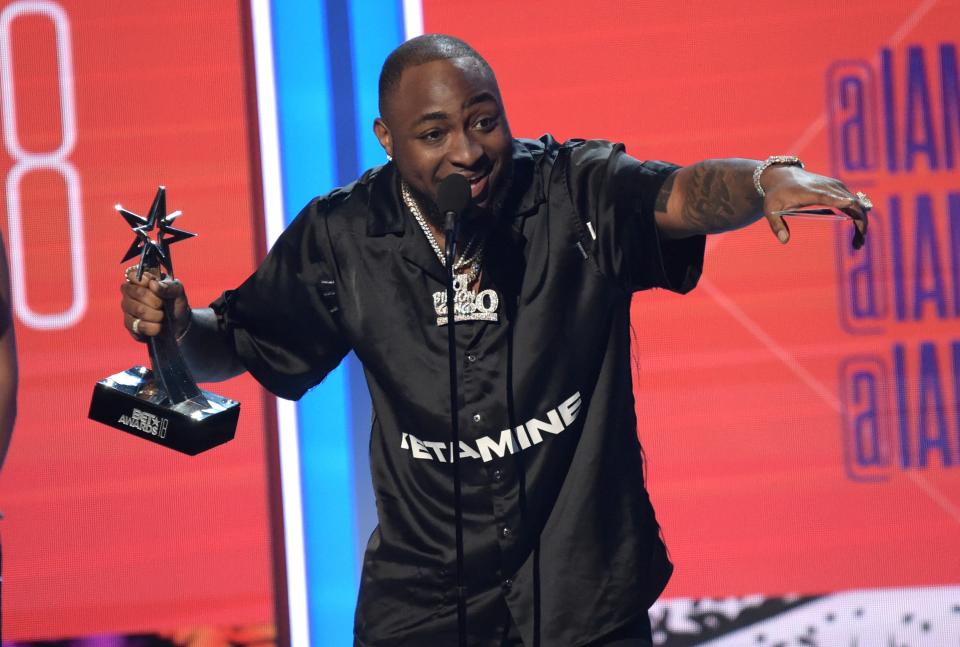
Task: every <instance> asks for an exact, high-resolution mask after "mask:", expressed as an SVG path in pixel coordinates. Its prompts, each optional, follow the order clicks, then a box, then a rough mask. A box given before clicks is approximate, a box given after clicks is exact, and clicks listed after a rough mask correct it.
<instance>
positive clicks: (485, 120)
mask: <svg viewBox="0 0 960 647" xmlns="http://www.w3.org/2000/svg"><path fill="white" fill-rule="evenodd" d="M496 125H497V119H496V117H480V118H479V119H477V120H476V121H475V122H473V127H474V129H476V130H483V131H490V130H493V129H494V128H495V127H496Z"/></svg>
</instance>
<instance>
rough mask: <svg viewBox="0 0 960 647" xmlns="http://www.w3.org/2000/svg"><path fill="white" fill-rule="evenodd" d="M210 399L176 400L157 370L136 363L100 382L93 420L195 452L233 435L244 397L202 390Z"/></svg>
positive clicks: (96, 391) (156, 441)
mask: <svg viewBox="0 0 960 647" xmlns="http://www.w3.org/2000/svg"><path fill="white" fill-rule="evenodd" d="M202 393H203V396H204V397H205V398H206V399H207V402H206V403H205V404H200V403H197V402H194V401H192V400H187V401H185V402H181V403H180V404H171V403H170V402H169V400H168V399H167V396H166V394H165V393H164V392H163V388H162V387H161V386H160V385H159V383H158V382H156V381H154V379H153V371H151V370H150V369H148V368H146V367H144V366H134V367H133V368H130V369H127V370H126V371H123V372H122V373H116V374H115V375H111V376H110V377H107V378H104V379H102V380H100V381H99V382H97V386H96V387H95V388H94V391H93V399H92V400H91V401H90V413H89V414H88V417H89V418H90V419H91V420H96V421H97V422H102V423H103V424H105V425H109V426H111V427H114V428H116V429H119V430H121V431H125V432H127V433H128V434H132V435H134V436H137V437H139V438H145V439H147V440H149V441H151V442H155V443H157V444H158V445H163V446H164V447H169V448H170V449H173V450H176V451H178V452H182V453H184V454H189V455H190V456H194V455H196V454H199V453H200V452H203V451H206V450H208V449H210V448H212V447H216V446H217V445H222V444H223V443H225V442H227V441H228V440H233V436H234V434H235V433H236V430H237V419H238V418H239V417H240V403H239V402H237V401H236V400H230V399H228V398H224V397H222V396H219V395H216V394H215V393H210V392H209V391H202Z"/></svg>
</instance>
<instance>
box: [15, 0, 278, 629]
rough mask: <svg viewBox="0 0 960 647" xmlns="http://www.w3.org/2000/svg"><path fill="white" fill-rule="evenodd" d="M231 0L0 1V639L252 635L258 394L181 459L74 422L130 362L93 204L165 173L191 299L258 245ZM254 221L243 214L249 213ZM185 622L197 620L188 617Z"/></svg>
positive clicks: (260, 472) (261, 492) (131, 196)
mask: <svg viewBox="0 0 960 647" xmlns="http://www.w3.org/2000/svg"><path fill="white" fill-rule="evenodd" d="M241 7H242V5H240V4H239V3H219V2H218V3H206V2H169V1H164V2H151V3H141V2H135V3H131V2H123V1H119V0H118V1H114V0H103V1H91V0H82V1H80V0H77V1H75V2H71V1H67V0H61V1H57V2H46V1H30V2H27V1H19V2H4V3H2V5H0V89H2V95H0V107H2V131H3V152H2V153H0V177H2V180H3V186H4V189H3V191H0V209H2V213H3V216H4V217H3V219H2V221H0V224H2V230H3V233H4V238H5V239H6V241H7V249H8V251H9V255H10V260H11V269H12V278H13V285H14V315H15V320H16V334H17V344H18V349H19V357H20V371H21V379H20V408H19V415H18V419H17V425H16V429H15V432H14V437H13V442H12V445H11V447H10V453H9V459H8V461H7V464H6V466H5V468H4V470H3V473H2V477H0V492H2V494H0V507H2V510H3V512H4V514H5V516H6V519H5V521H3V522H2V534H3V553H4V573H3V579H4V582H3V584H4V586H3V638H4V639H5V640H14V641H33V640H41V639H54V638H71V637H81V636H92V635H103V634H121V633H122V634H159V635H164V636H168V637H169V638H170V639H174V638H175V639H176V640H177V642H181V643H182V642H185V641H187V639H188V637H189V636H191V635H194V636H196V635H207V636H211V635H214V634H216V633H217V632H225V633H227V634H229V635H232V636H233V637H235V638H236V637H239V636H247V639H249V638H250V637H252V636H261V637H264V636H266V637H271V636H272V635H273V633H274V630H273V624H274V607H273V604H274V595H273V589H272V584H273V576H272V573H273V571H272V568H271V554H270V536H269V515H268V506H267V483H268V478H267V463H266V461H265V433H264V416H265V413H266V412H268V411H270V410H272V404H271V407H270V408H265V402H266V400H265V397H264V394H263V392H262V391H261V390H260V389H259V387H257V386H256V385H255V383H254V382H253V381H252V380H250V379H249V378H242V379H237V380H233V381H231V382H227V383H225V384H220V385H217V386H216V388H215V389H214V390H216V391H218V392H220V393H223V394H225V395H228V396H230V397H232V398H236V399H238V400H240V401H241V402H242V409H241V415H240V425H239V428H238V430H237V438H236V440H234V441H233V442H231V443H229V444H227V445H225V446H222V447H219V448H217V449H216V450H214V451H211V452H209V453H206V454H203V455H200V456H196V457H188V456H184V455H180V454H177V453H175V452H173V451H171V450H168V449H164V448H162V447H160V446H158V445H155V444H152V443H150V442H147V441H145V440H142V439H139V438H135V437H134V436H131V435H128V434H125V433H123V432H120V431H117V430H115V429H112V428H108V427H106V426H103V425H100V424H96V423H93V422H90V421H88V420H87V419H86V416H87V408H88V406H89V403H90V396H91V394H92V391H93V386H94V384H95V383H96V381H97V380H99V379H101V378H103V377H106V376H108V375H110V374H112V373H116V372H118V371H121V370H124V369H126V368H129V367H130V366H133V365H136V364H144V363H147V361H148V360H147V353H146V348H145V347H144V346H143V345H141V344H138V343H136V342H134V341H133V340H132V339H131V338H130V336H129V335H128V334H127V333H126V332H125V330H124V329H123V326H122V325H121V317H120V314H119V307H118V306H119V300H120V293H119V285H120V282H121V280H122V277H123V267H124V266H123V265H121V263H120V259H121V257H122V256H123V254H124V252H125V251H126V249H127V247H128V246H129V245H130V243H131V241H132V240H133V236H132V233H131V231H130V230H129V228H128V227H127V225H126V224H125V223H124V221H123V220H122V219H121V218H120V216H119V215H118V214H117V213H116V212H115V211H114V204H116V203H118V202H120V203H122V204H123V205H124V206H125V207H126V208H128V209H130V210H132V211H135V212H138V213H141V214H145V213H146V211H147V210H148V208H149V206H150V201H151V200H152V198H153V195H154V193H155V192H156V190H157V187H158V185H160V184H166V186H167V200H168V206H169V208H170V210H171V211H173V210H182V211H183V216H182V217H181V218H180V219H179V220H178V221H177V222H178V225H179V226H181V227H182V228H184V229H187V230H191V231H195V232H198V233H199V236H198V237H197V238H195V239H192V240H189V241H186V242H183V243H181V244H178V245H176V246H175V247H173V255H174V262H175V269H176V272H177V276H178V277H180V278H182V279H183V280H184V281H185V283H186V284H187V286H188V294H189V296H190V298H191V300H192V302H193V303H195V304H198V305H205V304H206V303H208V302H209V301H210V300H212V299H213V298H215V297H216V296H217V295H218V292H219V290H221V289H223V288H224V287H226V286H229V285H233V284H236V283H237V282H239V281H240V280H242V279H243V278H244V277H245V276H246V274H247V273H248V272H249V271H250V270H251V268H252V267H253V266H254V262H255V257H256V256H257V255H258V254H262V248H263V243H262V242H258V240H257V236H256V235H255V229H254V228H253V227H252V223H253V222H254V218H253V216H254V214H255V213H256V214H259V210H254V207H253V205H254V201H253V195H254V193H253V188H254V186H255V183H257V182H259V176H258V175H257V176H255V175H252V174H251V170H252V168H253V167H252V165H251V161H252V160H251V154H250V144H251V138H252V137H253V138H255V136H256V133H255V131H254V130H253V128H254V127H255V126H254V125H253V124H252V123H251V120H250V119H249V117H248V100H249V99H250V97H251V93H250V91H249V88H248V87H247V83H248V81H249V80H250V79H249V78H248V76H247V74H248V72H247V69H246V67H245V54H244V50H245V47H246V44H245V43H246V36H245V28H244V24H243V21H242V19H241V18H242V17H241V11H240V9H241ZM258 217H259V215H258ZM198 628H202V632H203V634H198V633H196V632H195V630H197V629H198Z"/></svg>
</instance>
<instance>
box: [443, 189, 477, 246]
mask: <svg viewBox="0 0 960 647" xmlns="http://www.w3.org/2000/svg"><path fill="white" fill-rule="evenodd" d="M469 205H470V182H468V181H467V178H465V177H463V176H462V175H460V174H459V173H451V174H450V175H448V176H447V177H445V178H443V180H441V181H440V187H439V188H438V189H437V208H438V209H439V210H440V213H442V214H443V219H444V220H443V222H444V225H443V235H444V238H445V239H446V245H447V249H452V248H453V243H454V241H456V233H457V216H459V215H460V214H461V213H463V212H464V211H465V210H466V208H467V207H468V206H469Z"/></svg>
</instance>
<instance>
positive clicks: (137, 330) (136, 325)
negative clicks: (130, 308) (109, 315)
mask: <svg viewBox="0 0 960 647" xmlns="http://www.w3.org/2000/svg"><path fill="white" fill-rule="evenodd" d="M130 330H132V331H133V334H134V335H139V334H140V320H139V319H134V320H133V323H132V324H130Z"/></svg>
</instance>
